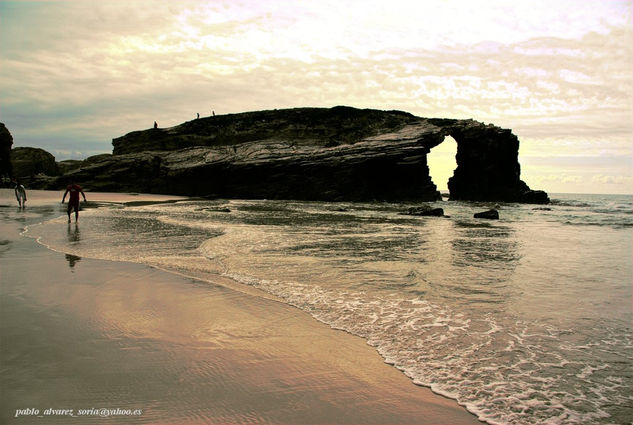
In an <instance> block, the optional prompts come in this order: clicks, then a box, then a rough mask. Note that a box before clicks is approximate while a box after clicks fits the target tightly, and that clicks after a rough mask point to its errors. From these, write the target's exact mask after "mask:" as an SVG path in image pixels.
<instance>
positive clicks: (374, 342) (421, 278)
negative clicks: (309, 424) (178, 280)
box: [25, 194, 633, 424]
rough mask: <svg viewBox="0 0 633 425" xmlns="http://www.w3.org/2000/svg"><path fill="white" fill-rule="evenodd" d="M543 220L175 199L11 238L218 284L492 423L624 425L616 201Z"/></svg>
mask: <svg viewBox="0 0 633 425" xmlns="http://www.w3.org/2000/svg"><path fill="white" fill-rule="evenodd" d="M552 199H553V202H552V204H551V205H548V206H547V207H545V208H543V207H539V206H535V205H520V204H500V205H499V211H500V217H501V218H500V220H498V221H487V220H478V219H474V218H473V213H475V212H478V211H482V210H485V209H487V208H488V207H489V206H490V205H488V204H477V203H468V202H437V203H434V204H432V205H433V206H440V207H443V208H444V210H445V214H447V215H450V217H444V218H438V217H413V216H408V215H403V214H401V213H402V212H404V211H406V210H407V209H408V208H409V207H411V206H414V204H388V203H363V204H359V203H322V202H296V201H267V200H216V201H200V200H188V201H180V202H175V203H162V204H153V205H137V206H133V205H124V204H111V205H105V206H102V207H100V208H97V209H89V210H86V211H83V212H82V213H81V217H80V224H79V225H78V226H77V225H75V224H74V223H73V224H66V223H65V222H66V217H65V216H62V217H60V218H57V219H54V220H51V221H46V222H43V223H40V224H36V225H31V226H29V227H28V228H27V230H26V232H25V235H26V236H30V237H33V238H37V239H38V241H39V242H40V243H42V244H44V245H46V246H48V247H50V248H51V249H54V250H58V251H61V252H65V253H67V254H69V255H71V256H74V257H77V258H81V257H89V258H99V259H110V260H123V261H131V262H138V263H143V264H148V265H152V266H156V267H159V268H162V269H166V270H170V271H173V272H177V273H181V274H185V275H188V276H193V277H198V278H202V279H205V278H212V277H213V275H222V276H225V277H230V278H231V279H233V280H234V281H235V282H236V283H235V288H237V289H238V290H239V289H241V288H243V290H245V291H251V292H253V291H254V292H255V293H261V294H266V296H270V297H274V298H276V299H278V300H280V301H281V302H284V303H288V304H291V305H293V306H296V307H297V308H299V309H301V310H303V311H305V312H307V313H309V314H310V315H312V316H313V317H314V318H315V319H317V320H320V321H322V322H324V323H326V324H328V325H330V326H331V327H332V328H336V329H342V330H345V331H347V332H350V333H352V334H355V335H358V336H360V337H362V338H364V339H366V340H367V342H368V344H370V345H371V346H373V347H375V348H376V350H377V351H378V352H379V353H380V354H381V355H382V356H383V358H384V359H385V361H386V362H387V363H389V364H392V365H394V366H395V367H396V368H398V369H400V370H401V371H402V372H403V373H405V374H406V375H407V376H409V377H410V378H411V379H412V380H413V381H414V382H415V383H416V384H419V385H424V386H428V387H430V388H431V389H432V390H433V391H435V392H437V393H439V394H442V395H445V396H447V397H450V398H453V399H455V400H457V401H458V402H459V403H460V404H462V405H463V406H465V407H466V408H467V409H468V410H469V411H471V412H473V413H474V414H476V415H477V416H478V417H479V418H480V419H481V420H484V421H487V422H489V423H491V424H497V423H498V424H534V423H548V424H549V423H551V424H592V423H596V424H612V423H613V424H623V423H632V422H633V391H632V390H631V388H633V385H632V384H633V379H632V378H633V332H632V304H631V303H632V300H633V297H632V286H633V277H632V270H633V267H632V247H633V201H632V197H631V196H616V195H567V194H566V195H562V194H561V195H552Z"/></svg>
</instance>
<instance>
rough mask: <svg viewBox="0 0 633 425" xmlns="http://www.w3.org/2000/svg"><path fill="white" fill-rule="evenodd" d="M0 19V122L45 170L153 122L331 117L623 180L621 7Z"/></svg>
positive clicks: (337, 5) (202, 6)
mask: <svg viewBox="0 0 633 425" xmlns="http://www.w3.org/2000/svg"><path fill="white" fill-rule="evenodd" d="M333 11H335V12H333ZM0 14H2V16H3V17H5V16H8V17H10V18H11V19H3V25H2V26H0V47H1V49H0V60H1V61H2V68H1V70H0V96H1V97H2V108H1V109H0V118H1V120H2V121H3V122H5V123H6V124H7V126H8V127H9V129H10V130H11V131H12V133H13V134H14V137H15V140H16V145H17V146H24V145H31V146H40V147H44V148H45V149H48V150H51V151H52V152H53V153H54V154H56V156H58V158H59V159H64V155H68V152H71V155H82V154H86V153H90V154H93V153H99V152H108V151H110V150H111V145H110V140H111V139H112V138H113V137H118V136H120V135H122V134H125V133H127V132H129V131H133V130H137V129H140V128H147V127H149V126H151V124H152V122H153V121H154V120H157V121H158V122H159V123H160V125H161V126H163V127H166V126H170V125H176V124H179V123H180V122H182V121H185V120H189V119H192V118H194V117H195V115H196V113H200V114H201V115H202V116H205V115H209V114H210V113H211V110H216V112H217V113H228V112H240V111H247V110H257V109H268V108H284V107H296V106H334V105H339V104H345V105H352V106H357V107H368V108H379V109H401V110H406V111H409V112H412V113H414V114H416V115H420V116H431V117H438V116H439V117H455V118H474V119H477V120H480V121H485V122H492V123H494V124H497V125H500V126H502V127H506V128H512V129H513V131H514V133H515V134H517V135H518V136H519V138H520V140H521V157H520V161H521V163H522V165H523V170H524V173H526V172H527V173H532V175H534V176H537V175H540V176H541V177H539V178H541V180H540V181H541V182H543V183H548V182H553V181H554V180H548V179H549V177H547V176H550V175H552V176H554V175H555V174H556V171H555V170H557V169H558V170H561V169H562V170H563V171H564V175H566V176H583V179H585V180H586V181H587V182H590V181H591V178H590V177H587V176H586V175H585V174H584V173H579V172H576V171H577V170H579V169H582V168H583V167H586V169H592V170H598V171H596V173H599V174H604V175H608V173H606V172H603V170H604V169H605V168H608V167H611V169H612V170H617V171H618V173H620V174H622V175H625V174H626V173H627V172H629V171H630V169H631V167H632V165H631V161H630V160H625V159H624V158H630V157H633V151H632V149H633V148H632V147H631V140H632V139H633V123H632V120H631V116H632V115H633V96H632V95H631V93H633V75H632V74H631V72H630V69H633V43H632V41H633V31H632V30H631V28H630V25H629V22H630V18H631V4H630V3H629V2H626V1H608V2H598V3H595V2H592V3H590V4H586V3H578V2H574V1H571V2H566V1H557V2H555V3H554V4H552V2H550V1H530V2H513V3H508V2H506V1H486V2H475V1H464V2H459V1H443V2H420V1H399V0H394V1H392V2H389V3H388V4H385V3H384V2H378V1H373V0H367V1H363V2H359V1H356V0H350V1H349V2H343V3H341V2H334V1H329V0H324V1H319V2H295V1H270V2H268V1H267V2H260V1H244V2H228V1H227V2H200V1H189V0H186V1H178V2H168V1H146V0H143V1H134V2H128V1H118V0H115V1H108V2H87V1H63V2H56V1H51V2H45V3H41V2H33V3H31V2H22V1H21V2H10V1H2V2H0ZM24 28H29V30H28V31H24ZM73 152H74V153H73ZM579 153H581V154H579ZM581 156H584V157H583V158H580V157H581ZM557 167H558V168H557ZM539 173H540V174H539ZM629 174H630V173H629ZM527 175H528V176H530V174H527ZM557 181H560V182H561V183H563V180H561V178H558V179H557ZM567 183H578V181H577V180H568V182H567ZM596 184H597V183H596Z"/></svg>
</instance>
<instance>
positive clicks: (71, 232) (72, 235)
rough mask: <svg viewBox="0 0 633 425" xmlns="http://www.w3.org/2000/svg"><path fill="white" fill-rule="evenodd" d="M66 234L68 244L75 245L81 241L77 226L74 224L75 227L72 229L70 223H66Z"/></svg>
mask: <svg viewBox="0 0 633 425" xmlns="http://www.w3.org/2000/svg"><path fill="white" fill-rule="evenodd" d="M67 234H68V242H71V243H76V242H79V241H80V240H81V238H80V235H79V225H78V224H77V223H75V225H74V226H72V227H71V225H70V223H68V230H67Z"/></svg>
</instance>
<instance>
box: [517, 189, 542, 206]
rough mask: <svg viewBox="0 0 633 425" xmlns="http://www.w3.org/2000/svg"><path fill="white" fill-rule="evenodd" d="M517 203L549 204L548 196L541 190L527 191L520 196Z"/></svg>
mask: <svg viewBox="0 0 633 425" xmlns="http://www.w3.org/2000/svg"><path fill="white" fill-rule="evenodd" d="M519 202H523V203H525V204H549V196H547V193H545V192H544V191H542V190H528V191H526V192H523V193H522V194H521V196H520V197H519Z"/></svg>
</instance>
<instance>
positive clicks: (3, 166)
mask: <svg viewBox="0 0 633 425" xmlns="http://www.w3.org/2000/svg"><path fill="white" fill-rule="evenodd" d="M11 146H13V136H11V133H10V132H9V130H8V129H7V127H6V126H5V125H4V124H3V123H0V179H4V180H8V179H9V178H10V177H11V176H12V175H13V171H12V167H11Z"/></svg>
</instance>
